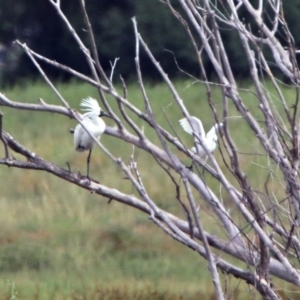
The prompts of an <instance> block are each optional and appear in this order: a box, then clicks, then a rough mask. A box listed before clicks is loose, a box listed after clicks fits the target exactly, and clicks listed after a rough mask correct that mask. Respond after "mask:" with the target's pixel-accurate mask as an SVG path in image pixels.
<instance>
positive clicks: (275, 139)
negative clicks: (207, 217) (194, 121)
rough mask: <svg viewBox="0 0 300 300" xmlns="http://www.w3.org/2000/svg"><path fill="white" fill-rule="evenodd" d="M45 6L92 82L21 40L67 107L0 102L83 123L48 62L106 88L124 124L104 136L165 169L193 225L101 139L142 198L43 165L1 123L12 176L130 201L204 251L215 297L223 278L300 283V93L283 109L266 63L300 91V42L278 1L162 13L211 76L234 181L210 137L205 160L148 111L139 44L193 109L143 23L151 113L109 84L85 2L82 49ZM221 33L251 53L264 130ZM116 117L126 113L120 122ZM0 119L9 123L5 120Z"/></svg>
mask: <svg viewBox="0 0 300 300" xmlns="http://www.w3.org/2000/svg"><path fill="white" fill-rule="evenodd" d="M49 1H50V2H51V4H52V5H53V8H54V9H55V10H56V11H57V13H58V17H59V18H61V20H62V21H63V22H64V24H65V26H66V27H67V28H68V29H69V32H70V34H71V35H72V36H73V38H74V40H75V42H76V43H77V46H78V47H79V48H80V49H81V51H82V52H83V54H84V55H85V57H86V62H87V64H88V65H89V67H90V71H91V74H92V75H91V76H90V77H88V76H86V75H84V74H80V73H78V72H76V71H75V70H73V69H71V68H70V67H68V66H65V65H61V64H59V63H57V62H55V61H52V60H50V59H48V58H46V57H43V56H41V55H40V54H38V53H35V52H34V51H32V50H31V49H29V48H28V47H27V45H26V44H23V43H22V41H18V44H19V45H20V47H22V48H23V50H24V51H25V52H26V53H27V55H28V56H29V58H30V59H31V60H32V63H33V64H34V65H35V66H36V67H37V69H38V70H39V72H40V74H41V76H42V77H43V78H44V79H45V81H46V82H47V83H48V84H49V85H50V86H51V88H52V90H53V91H54V92H55V93H56V95H57V97H58V98H59V99H60V100H61V106H57V105H50V104H48V103H47V101H43V100H41V101H40V103H38V104H36V103H19V102H16V101H15V100H14V99H8V98H7V97H6V96H5V95H4V94H0V105H2V106H8V107H12V108H14V109H16V110H17V109H27V110H31V111H32V113H38V112H39V111H47V112H51V113H57V114H63V115H65V116H67V117H71V118H76V119H77V120H78V121H79V122H80V116H79V115H78V114H77V113H75V111H74V110H72V108H71V107H70V106H69V104H68V103H67V101H66V100H65V99H64V98H63V97H62V96H61V94H60V93H59V92H58V91H57V89H56V88H55V86H54V84H53V83H52V82H51V81H50V80H49V79H48V77H47V75H46V74H45V73H44V71H43V69H42V68H41V66H40V61H43V62H45V63H48V64H50V65H52V66H54V67H56V68H59V69H61V70H63V71H65V72H68V73H70V74H72V75H73V76H74V77H76V78H78V79H80V80H82V81H85V82H87V83H89V84H91V85H93V86H94V87H95V88H96V89H97V90H98V93H99V99H100V100H101V102H102V105H103V106H104V107H105V109H106V111H107V112H108V113H109V114H110V115H111V116H112V117H113V118H114V120H115V123H116V127H114V128H107V129H106V134H109V135H111V136H113V137H114V138H116V139H119V140H120V143H130V144H132V145H134V147H136V148H138V149H140V151H146V152H148V153H149V154H150V155H151V156H153V158H154V159H155V161H156V163H157V168H160V170H161V172H165V173H166V174H167V175H168V176H169V177H170V179H171V180H172V181H173V183H174V194H175V197H174V199H176V201H179V202H180V203H181V205H182V209H183V211H184V213H185V215H186V218H185V219H181V218H179V217H178V216H175V215H172V214H170V213H169V212H168V211H165V210H163V209H162V208H160V207H159V206H158V204H157V201H156V199H155V198H153V197H152V196H151V193H149V192H148V191H147V189H146V188H145V185H144V183H143V181H144V178H143V176H141V174H140V172H139V169H138V164H137V163H136V161H135V157H134V155H132V156H131V158H130V164H129V165H127V164H126V163H124V162H123V161H122V159H120V158H117V157H114V155H113V154H112V153H111V151H110V150H109V149H106V148H105V147H104V146H103V145H102V144H101V143H99V142H97V141H95V142H96V143H97V145H98V146H99V147H100V148H101V149H102V150H103V152H104V153H105V154H106V155H107V157H108V158H109V159H110V160H111V163H112V164H116V165H117V166H118V167H119V168H120V170H121V171H122V172H123V174H124V175H123V177H124V176H125V177H126V178H127V179H129V180H130V182H131V183H132V185H133V186H134V189H135V190H136V192H137V194H138V196H133V195H131V194H124V193H122V192H120V191H118V190H116V189H114V188H113V187H109V186H104V185H102V184H101V183H98V182H97V181H95V180H93V179H91V181H87V180H86V178H84V177H82V176H81V175H79V174H77V173H72V172H70V171H69V170H66V169H64V168H61V167H59V166H57V165H55V164H54V163H53V162H50V161H46V160H44V159H43V158H41V157H40V156H39V154H38V153H36V154H35V153H33V152H32V151H31V150H30V149H28V148H27V147H26V145H21V144H20V143H19V142H18V141H17V140H16V139H14V138H13V137H12V136H11V135H10V134H9V133H8V132H7V131H6V128H3V127H2V126H0V138H1V141H2V143H3V145H4V148H5V157H3V158H1V159H0V163H1V164H2V165H7V166H10V167H14V168H25V169H33V170H43V171H46V172H49V173H51V174H53V175H55V176H58V177H60V178H61V180H64V181H66V182H68V183H73V184H75V185H77V186H79V187H81V188H83V189H87V190H89V191H92V192H94V193H96V194H99V195H102V196H104V197H107V198H108V199H113V200H115V201H118V202H120V203H122V204H125V205H129V206H131V207H132V208H135V209H138V210H140V211H142V212H144V213H146V214H148V215H149V218H150V220H151V221H152V222H153V223H154V224H155V225H157V227H158V228H159V229H161V230H163V231H164V232H165V233H166V234H167V235H170V236H171V237H172V238H173V239H174V240H176V241H178V242H180V243H183V244H184V245H186V246H187V247H189V248H190V249H192V250H194V251H197V252H198V253H199V254H200V255H201V256H202V257H204V258H205V259H206V260H207V261H208V264H209V272H210V273H211V276H212V281H213V284H214V287H215V291H216V295H217V298H218V299H225V296H224V292H223V290H222V286H221V282H220V276H219V271H220V270H221V271H222V272H225V273H227V274H229V275H233V276H235V277H237V278H239V279H241V280H244V281H245V282H247V283H248V284H250V285H252V286H253V287H254V288H255V289H256V290H257V291H258V292H259V293H260V294H261V295H262V296H263V297H264V298H265V299H280V296H279V295H278V294H277V292H276V287H274V286H273V285H272V284H271V278H272V277H277V278H279V279H280V280H282V281H286V282H289V283H291V284H294V285H296V286H298V287H300V273H299V270H298V269H297V268H296V267H295V264H294V263H293V262H296V261H298V262H299V251H300V240H299V226H300V186H299V181H298V168H299V141H298V136H299V132H298V131H299V123H298V101H299V97H297V96H296V97H295V100H294V101H293V103H292V105H291V104H290V102H289V104H288V103H287V100H286V99H285V98H284V95H283V93H282V91H281V86H280V84H279V81H278V79H277V78H276V77H275V76H274V75H273V73H272V68H271V67H270V66H271V64H272V65H274V64H275V65H276V66H277V68H279V70H280V71H281V72H282V74H284V76H285V77H286V78H288V79H289V81H290V83H291V84H290V86H291V88H293V89H295V91H296V94H297V91H298V84H300V73H299V68H298V65H297V60H296V53H297V51H296V48H295V45H294V42H293V37H292V35H291V33H290V31H289V28H288V26H287V24H286V21H285V19H284V12H283V11H282V1H281V0H259V1H258V5H257V7H254V6H253V5H252V4H251V1H250V0H239V1H233V0H225V1H221V0H220V1H217V0H178V2H179V3H180V4H181V8H182V10H181V11H180V12H179V11H176V10H175V9H174V8H173V7H172V3H171V1H170V0H162V1H160V2H159V3H157V5H166V6H168V8H169V10H170V13H172V14H173V15H174V16H175V17H176V18H177V19H178V22H180V23H181V24H182V26H184V28H185V29H186V33H187V38H189V39H190V41H191V42H192V44H193V46H194V50H195V54H196V55H197V58H198V63H199V67H200V69H201V71H202V78H204V79H203V80H202V84H203V85H205V87H206V89H207V95H208V96H207V101H208V102H209V104H210V107H211V111H212V116H213V117H214V119H215V122H216V123H220V122H223V124H224V126H223V127H222V128H221V129H220V130H221V137H222V138H221V140H220V145H222V149H224V150H223V156H222V157H223V161H222V164H223V165H225V167H226V168H227V170H229V171H230V174H232V175H233V176H231V177H230V178H229V177H228V176H226V175H225V174H224V172H223V171H222V168H221V167H220V162H219V163H218V162H217V161H216V159H215V158H214V156H213V155H212V154H211V153H210V152H209V151H208V149H207V148H206V146H205V143H204V141H203V137H201V136H200V137H195V139H199V143H200V144H201V146H202V147H203V148H204V150H205V151H206V154H207V157H208V160H207V162H206V161H204V160H203V159H202V158H201V157H199V156H198V155H197V152H196V153H195V152H192V151H190V150H188V147H186V146H185V145H183V143H181V141H180V140H179V139H178V136H176V135H175V134H174V132H170V131H168V130H167V129H165V128H164V127H163V126H162V125H161V124H159V123H158V122H157V120H156V118H155V115H154V114H153V110H152V107H153V105H154V104H153V103H151V100H150V99H149V98H148V96H147V90H146V88H145V85H144V81H143V77H142V72H141V68H140V58H139V57H140V55H139V52H140V49H141V48H142V49H143V51H145V52H146V53H147V55H148V57H149V59H150V60H151V61H152V63H153V65H154V66H155V68H156V69H157V71H158V72H159V73H160V75H161V78H162V80H163V81H164V83H165V84H166V85H167V86H168V87H169V90H170V93H171V94H172V96H173V100H174V104H175V105H177V106H178V107H179V108H180V110H181V111H182V115H183V117H186V118H188V117H189V116H190V112H189V111H188V110H187V109H186V107H185V103H184V100H183V99H182V98H181V97H180V95H179V93H178V92H177V90H176V88H175V87H174V85H173V83H172V81H171V80H170V79H169V77H168V76H167V74H166V73H165V72H164V70H163V68H162V67H161V65H160V64H159V62H158V61H157V60H156V59H155V57H154V56H153V54H152V52H151V49H150V48H149V47H148V46H147V43H146V42H145V41H144V39H143V37H142V36H141V34H140V33H139V29H138V24H137V22H136V20H135V18H133V19H132V24H133V31H134V33H135V63H136V73H137V76H138V83H139V87H140V92H141V96H142V98H143V101H144V109H143V110H140V109H138V108H137V107H135V106H134V105H133V104H132V103H131V102H130V101H129V99H127V92H126V84H125V82H124V81H123V86H124V93H123V94H120V93H118V91H117V90H116V88H115V86H114V83H113V81H112V77H113V73H114V65H113V67H112V72H111V74H110V75H107V74H106V73H105V72H104V70H103V68H102V66H101V63H100V61H99V56H98V53H97V48H96V44H95V40H94V35H93V31H92V24H90V21H89V18H88V14H87V13H86V10H85V3H84V0H81V6H82V10H83V12H84V14H83V15H84V21H85V25H86V29H87V31H88V34H89V37H90V43H89V45H85V44H84V43H83V42H82V40H81V39H80V37H79V35H78V34H77V33H76V31H75V30H74V28H73V27H72V24H71V23H70V22H69V20H68V19H67V18H66V16H65V15H64V12H63V11H62V10H61V7H60V1H59V0H56V1H55V0H49ZM241 7H243V9H244V10H246V11H247V12H248V14H249V16H250V18H251V21H252V22H253V23H254V24H256V27H257V28H259V30H257V31H256V32H255V31H253V30H252V29H251V27H250V26H249V25H248V24H246V23H244V20H243V19H242V18H241V17H240V15H239V11H240V9H241ZM266 7H268V10H269V11H270V14H269V18H271V19H272V21H271V22H268V24H269V25H267V24H266V23H265V20H264V18H263V14H264V9H265V8H266ZM270 24H271V25H270ZM225 25H226V26H227V27H229V28H231V30H233V31H235V32H236V34H237V35H238V37H239V42H240V43H241V44H242V46H243V51H244V59H245V60H246V61H247V63H248V66H249V70H250V74H251V80H252V83H253V85H254V90H253V91H252V93H253V94H254V96H255V97H256V99H257V103H258V107H259V110H260V111H261V115H262V116H263V120H260V122H259V121H258V120H257V119H256V118H255V116H254V115H253V114H252V113H251V111H250V110H249V109H248V104H247V103H245V102H244V101H243V97H242V96H241V90H240V89H239V87H238V84H237V82H236V79H235V77H234V74H233V72H232V69H231V65H230V62H229V59H228V56H227V53H226V47H225V46H224V42H223V40H222V35H221V32H220V27H222V26H225ZM279 29H280V30H281V34H284V35H285V40H286V45H282V44H281V43H280V42H279V40H278V39H277V37H276V33H277V32H278V30H279ZM199 41H200V42H199ZM262 46H264V48H268V49H269V50H270V52H271V53H272V55H273V61H271V62H270V61H268V60H267V58H266V57H265V52H264V51H262ZM284 46H286V48H285V47H284ZM204 53H205V55H206V56H207V57H208V58H209V60H210V62H211V65H212V66H213V68H214V71H215V73H216V78H217V79H216V80H215V81H214V82H210V81H209V80H208V79H207V76H206V73H205V68H204V67H203V65H202V56H203V54H204ZM262 78H263V79H267V80H268V81H269V82H271V83H272V85H273V88H274V90H275V91H276V95H274V94H273V95H270V94H269V92H268V89H267V88H266V86H265V84H264V80H262ZM212 85H216V86H218V88H219V89H220V91H221V95H222V108H221V110H220V109H219V110H218V111H217V110H216V109H215V106H214V102H213V100H212V97H211V87H212ZM108 95H109V96H111V97H112V98H113V99H114V101H115V102H116V103H117V107H118V111H117V110H113V109H112V108H111V102H109V101H108V100H107V96H108ZM275 100H276V102H277V103H278V102H279V104H280V108H281V109H282V111H283V112H284V113H283V114H281V113H280V112H279V111H278V105H274V101H275ZM232 104H233V105H234V107H235V108H236V111H237V113H238V115H239V116H240V117H241V118H242V120H243V121H244V122H246V124H247V126H249V128H250V130H251V131H252V133H253V135H254V136H255V138H256V139H257V141H258V144H259V145H260V146H261V149H262V155H263V156H264V158H265V161H266V162H267V165H266V168H267V169H268V172H267V176H266V178H265V185H264V187H265V189H263V190H257V187H255V186H253V185H252V184H251V182H250V180H249V178H248V177H247V174H246V173H245V170H244V169H243V167H242V165H241V157H242V154H241V152H240V150H239V148H238V146H237V145H236V143H235V142H234V138H233V137H232V135H231V132H230V129H229V126H228V120H229V117H230V115H229V111H228V106H229V105H232ZM128 111H130V112H131V113H132V114H134V115H135V116H136V117H137V118H140V119H142V120H143V122H145V123H146V124H147V126H148V127H149V128H151V129H152V130H153V131H154V132H155V133H156V135H157V137H158V140H159V142H158V143H157V144H154V143H153V142H151V141H150V140H149V139H148V138H147V136H146V134H145V133H144V131H143V130H142V128H140V127H139V126H138V125H137V123H136V122H135V121H133V119H132V118H130V116H129V114H128ZM118 115H121V116H122V119H121V118H120V117H118ZM0 120H2V116H1V119H0ZM1 124H2V123H0V125H1ZM171 146H172V147H171ZM174 147H175V148H176V149H178V150H179V151H180V152H182V153H184V154H185V155H186V156H187V157H190V158H192V160H193V166H194V168H193V169H190V168H187V167H186V166H185V165H184V164H183V162H182V161H181V160H180V159H179V158H178V156H177V155H176V154H175V153H174V151H172V149H174ZM14 152H17V153H19V154H21V155H22V156H23V157H25V158H26V160H25V161H24V160H22V161H21V160H17V159H15V158H14V156H13V155H12V154H13V153H14ZM199 169H201V170H204V172H208V174H210V175H211V176H212V177H213V178H214V180H215V181H217V182H218V184H219V186H220V187H222V189H223V190H225V191H226V192H227V194H228V200H227V201H226V203H225V202H223V201H222V199H221V197H220V195H218V194H217V193H216V191H213V190H212V189H211V188H210V186H209V185H208V184H207V183H206V181H205V177H203V176H201V173H202V172H197V170H199ZM173 174H178V175H179V176H180V179H181V180H180V182H178V181H177V180H176V179H175V177H174V176H173ZM232 178H234V179H232ZM270 180H273V181H275V182H277V183H278V184H280V185H282V186H284V189H285V197H284V198H282V199H279V198H277V196H276V193H275V192H274V191H273V190H272V188H271V187H269V184H268V183H269V181H270ZM183 194H184V195H186V196H187V199H188V202H187V203H184V201H182V195H183ZM196 196H197V197H199V196H200V197H201V199H202V201H203V202H205V203H206V205H208V206H209V207H210V209H211V212H212V214H214V218H215V219H216V222H218V224H219V226H222V227H223V229H224V231H225V232H226V234H224V235H222V236H216V235H214V234H212V233H211V228H209V227H208V226H206V224H204V223H203V222H202V220H201V209H200V212H199V209H198V204H199V203H198V202H196V200H195V197H196ZM229 204H230V206H234V207H235V208H236V209H237V211H238V212H239V218H236V216H235V215H233V214H232V213H231V211H230V209H229V207H227V205H229ZM200 208H201V206H200ZM235 214H236V213H235ZM243 224H247V230H245V226H244V225H243ZM249 232H251V236H252V237H253V236H254V237H255V238H254V239H252V238H250V236H249ZM216 253H226V254H228V255H230V256H232V257H234V258H235V259H236V261H237V262H238V261H242V262H244V263H245V268H241V267H238V266H237V265H239V264H237V265H235V264H234V263H232V262H229V261H228V260H227V259H226V258H222V257H221V256H220V255H217V254H216Z"/></svg>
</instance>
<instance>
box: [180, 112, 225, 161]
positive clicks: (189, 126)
mask: <svg viewBox="0 0 300 300" xmlns="http://www.w3.org/2000/svg"><path fill="white" fill-rule="evenodd" d="M179 123H180V125H181V127H182V128H183V130H184V131H186V132H187V133H189V134H191V135H193V136H194V137H195V147H193V148H192V149H191V151H192V152H193V153H195V154H198V155H199V156H200V157H202V158H204V159H206V158H207V155H206V152H205V150H204V148H203V147H202V146H201V143H200V138H201V140H202V142H203V144H204V145H205V146H206V148H207V150H208V151H209V152H210V153H212V152H213V151H214V150H215V149H216V147H217V141H218V136H217V133H218V131H219V128H220V127H222V126H223V123H219V124H215V125H214V126H213V127H212V128H211V130H210V131H209V132H208V133H207V134H206V135H205V131H204V128H203V125H202V122H201V121H200V120H199V119H198V118H196V117H192V116H191V117H189V118H188V119H187V118H183V119H181V120H179Z"/></svg>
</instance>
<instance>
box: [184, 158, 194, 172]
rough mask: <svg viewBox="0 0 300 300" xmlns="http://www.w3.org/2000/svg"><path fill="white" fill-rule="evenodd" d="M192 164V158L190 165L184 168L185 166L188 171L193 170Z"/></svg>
mask: <svg viewBox="0 0 300 300" xmlns="http://www.w3.org/2000/svg"><path fill="white" fill-rule="evenodd" d="M193 165H194V160H192V163H191V165H190V166H186V168H187V169H188V170H189V171H191V172H193Z"/></svg>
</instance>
